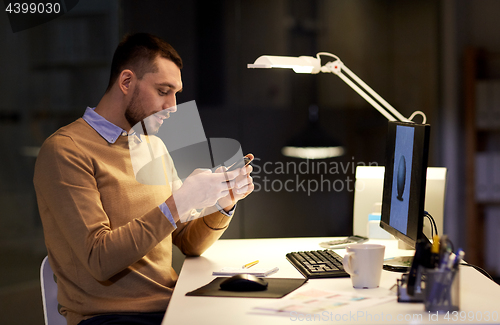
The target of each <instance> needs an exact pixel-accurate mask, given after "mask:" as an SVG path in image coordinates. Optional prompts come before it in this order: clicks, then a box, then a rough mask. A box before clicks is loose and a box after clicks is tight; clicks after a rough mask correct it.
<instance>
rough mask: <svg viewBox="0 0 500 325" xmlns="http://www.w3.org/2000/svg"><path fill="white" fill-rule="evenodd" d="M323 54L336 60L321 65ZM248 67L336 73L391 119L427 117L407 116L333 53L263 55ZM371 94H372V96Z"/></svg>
mask: <svg viewBox="0 0 500 325" xmlns="http://www.w3.org/2000/svg"><path fill="white" fill-rule="evenodd" d="M321 56H329V57H332V58H334V59H335V60H334V61H329V62H327V63H326V64H325V65H321ZM247 67H248V68H264V69H269V68H284V69H293V71H295V73H312V74H317V73H319V72H324V73H334V74H336V75H337V76H339V77H340V79H342V80H343V81H344V82H345V83H346V84H348V85H349V86H350V87H351V88H352V89H354V90H355V91H356V92H357V93H358V94H359V95H360V96H361V97H363V98H364V99H365V100H366V101H367V102H368V103H370V104H371V105H372V106H373V107H374V108H375V109H376V110H377V111H379V112H380V113H381V114H382V115H384V116H385V117H386V118H387V119H388V120H389V121H397V120H399V121H401V122H411V120H412V119H413V118H414V117H415V115H417V114H420V115H422V117H423V122H422V124H425V122H426V117H425V114H424V113H423V112H421V111H416V112H414V113H413V114H412V115H411V116H410V117H409V118H405V117H404V116H403V115H401V113H399V112H398V111H397V110H396V109H395V108H394V107H392V106H391V105H390V104H389V103H388V102H386V101H385V100H384V99H383V98H382V97H380V95H379V94H377V93H376V92H375V91H374V90H373V89H371V88H370V87H369V86H368V85H367V84H366V83H364V82H363V80H361V79H360V78H359V77H358V76H357V75H355V74H354V73H353V72H352V71H351V70H349V68H347V67H346V66H345V64H344V63H343V62H342V61H340V59H339V58H338V57H337V56H336V55H333V54H331V53H327V52H319V53H318V54H316V57H312V56H299V57H290V56H272V55H262V56H260V57H259V58H257V60H255V62H254V63H253V64H248V65H247ZM370 95H371V96H370Z"/></svg>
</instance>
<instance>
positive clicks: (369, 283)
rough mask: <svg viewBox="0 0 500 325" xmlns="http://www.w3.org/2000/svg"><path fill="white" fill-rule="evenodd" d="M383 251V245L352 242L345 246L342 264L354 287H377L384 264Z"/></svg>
mask: <svg viewBox="0 0 500 325" xmlns="http://www.w3.org/2000/svg"><path fill="white" fill-rule="evenodd" d="M384 253H385V246H384V245H377V244H353V245H349V246H347V248H346V254H345V255H344V260H343V261H342V264H343V265H344V270H345V271H346V272H347V273H349V274H350V275H351V280H352V286H353V287H354V288H358V289H361V288H363V289H367V288H378V286H379V285H380V277H381V275H382V266H383V264H384Z"/></svg>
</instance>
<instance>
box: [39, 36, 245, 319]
mask: <svg viewBox="0 0 500 325" xmlns="http://www.w3.org/2000/svg"><path fill="white" fill-rule="evenodd" d="M181 68H182V60H181V58H180V57H179V55H178V54H177V52H176V51H175V50H174V49H173V48H172V47H171V46H170V45H169V44H168V43H166V42H164V41H162V40H160V39H159V38H157V37H154V36H152V35H148V34H136V35H132V36H129V37H126V38H125V39H124V40H123V41H122V42H121V43H120V45H119V46H118V48H117V49H116V52H115V54H114V56H113V62H112V68H111V77H110V82H109V86H108V89H107V90H106V93H105V94H104V96H103V97H102V99H101V101H100V102H99V104H98V105H97V107H96V108H95V109H92V108H87V110H86V112H85V114H84V116H83V118H80V119H78V120H76V121H75V122H73V123H71V124H69V125H67V126H65V127H63V128H61V129H59V130H58V131H56V132H55V133H54V134H53V135H52V136H50V137H49V138H48V139H47V140H46V141H45V143H44V145H43V146H42V149H41V150H40V153H39V156H38V158H37V162H36V166H35V176H34V184H35V190H36V194H37V200H38V206H39V211H40V216H41V219H42V223H43V228H44V235H45V243H46V246H47V250H48V256H49V261H50V264H51V266H52V268H53V270H54V273H55V275H56V276H57V283H58V290H59V292H58V301H59V304H60V312H61V314H63V315H64V316H65V317H66V319H67V321H68V324H70V325H73V324H81V325H87V324H159V323H160V322H161V320H162V318H163V314H164V312H165V310H166V308H167V305H168V302H169V299H170V296H171V294H172V290H173V288H174V285H175V282H176V280H177V274H176V273H175V271H174V270H173V269H172V265H171V260H172V243H174V244H176V245H177V246H178V247H179V248H180V249H181V251H182V252H183V253H184V254H186V255H200V254H201V253H202V252H203V251H204V250H206V249H207V248H208V247H209V246H210V245H211V244H212V243H213V242H214V241H216V240H217V239H218V238H219V237H220V236H221V234H222V233H223V231H224V230H225V229H226V228H227V226H228V224H229V222H230V219H231V215H232V212H233V209H234V206H235V204H236V202H237V201H238V200H241V199H243V198H244V197H246V196H247V195H248V194H249V193H250V192H252V191H253V189H254V185H253V181H252V178H251V177H250V173H251V172H252V167H251V166H248V167H245V168H241V169H238V170H235V171H231V172H221V170H218V171H217V172H215V173H212V172H211V171H210V170H208V171H207V170H201V171H200V170H197V171H195V172H193V174H191V175H190V176H189V177H188V178H187V179H186V180H185V181H184V183H181V182H180V181H178V180H177V179H173V180H169V182H167V183H166V184H164V185H145V184H141V183H140V182H138V181H137V180H136V178H135V176H134V171H133V167H132V162H131V158H130V153H129V140H130V139H133V141H135V142H136V143H142V142H143V140H144V137H143V136H141V137H143V138H140V137H138V136H137V135H136V133H135V132H134V130H133V129H132V127H134V125H136V124H137V123H140V122H141V121H143V120H144V119H145V118H147V117H148V116H151V115H153V114H154V115H155V118H156V120H157V126H159V125H161V123H162V120H163V119H165V118H168V116H169V114H170V113H173V112H175V111H176V94H177V93H178V92H179V91H181V90H182V80H181V73H180V69H181ZM131 137H133V138H131ZM135 142H134V143H135ZM164 167H165V169H166V170H167V172H168V173H167V174H168V175H173V176H170V177H173V178H175V177H176V172H175V168H174V166H173V163H172V160H171V158H170V156H168V155H166V156H165V165H164ZM169 184H172V186H170V185H169ZM194 209H204V210H203V211H202V212H201V213H198V212H196V210H194ZM202 216H203V217H202ZM193 219H194V220H193ZM183 220H191V221H189V222H185V223H183V222H182V221H183Z"/></svg>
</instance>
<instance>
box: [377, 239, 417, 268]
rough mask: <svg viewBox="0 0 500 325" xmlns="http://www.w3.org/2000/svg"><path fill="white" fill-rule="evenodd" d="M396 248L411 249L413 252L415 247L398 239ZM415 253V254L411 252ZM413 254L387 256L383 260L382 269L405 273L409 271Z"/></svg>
mask: <svg viewBox="0 0 500 325" xmlns="http://www.w3.org/2000/svg"><path fill="white" fill-rule="evenodd" d="M398 248H399V249H406V250H413V252H414V253H415V248H414V247H412V246H410V245H408V244H406V243H405V242H402V241H401V240H398ZM413 255H415V254H413ZM413 255H411V256H396V257H391V258H387V259H385V260H384V270H387V271H393V272H402V273H406V272H409V271H410V268H411V264H412V263H413Z"/></svg>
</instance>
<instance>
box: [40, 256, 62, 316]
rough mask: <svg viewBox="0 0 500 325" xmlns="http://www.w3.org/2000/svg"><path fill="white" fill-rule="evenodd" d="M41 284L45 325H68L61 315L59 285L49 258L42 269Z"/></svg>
mask: <svg viewBox="0 0 500 325" xmlns="http://www.w3.org/2000/svg"><path fill="white" fill-rule="evenodd" d="M40 283H41V286H42V302H43V316H44V318H45V325H67V322H66V318H65V317H64V316H63V315H61V314H59V310H58V302H57V283H56V282H55V280H54V272H52V268H51V267H50V264H49V259H48V256H45V258H44V259H43V261H42V266H41V268H40Z"/></svg>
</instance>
